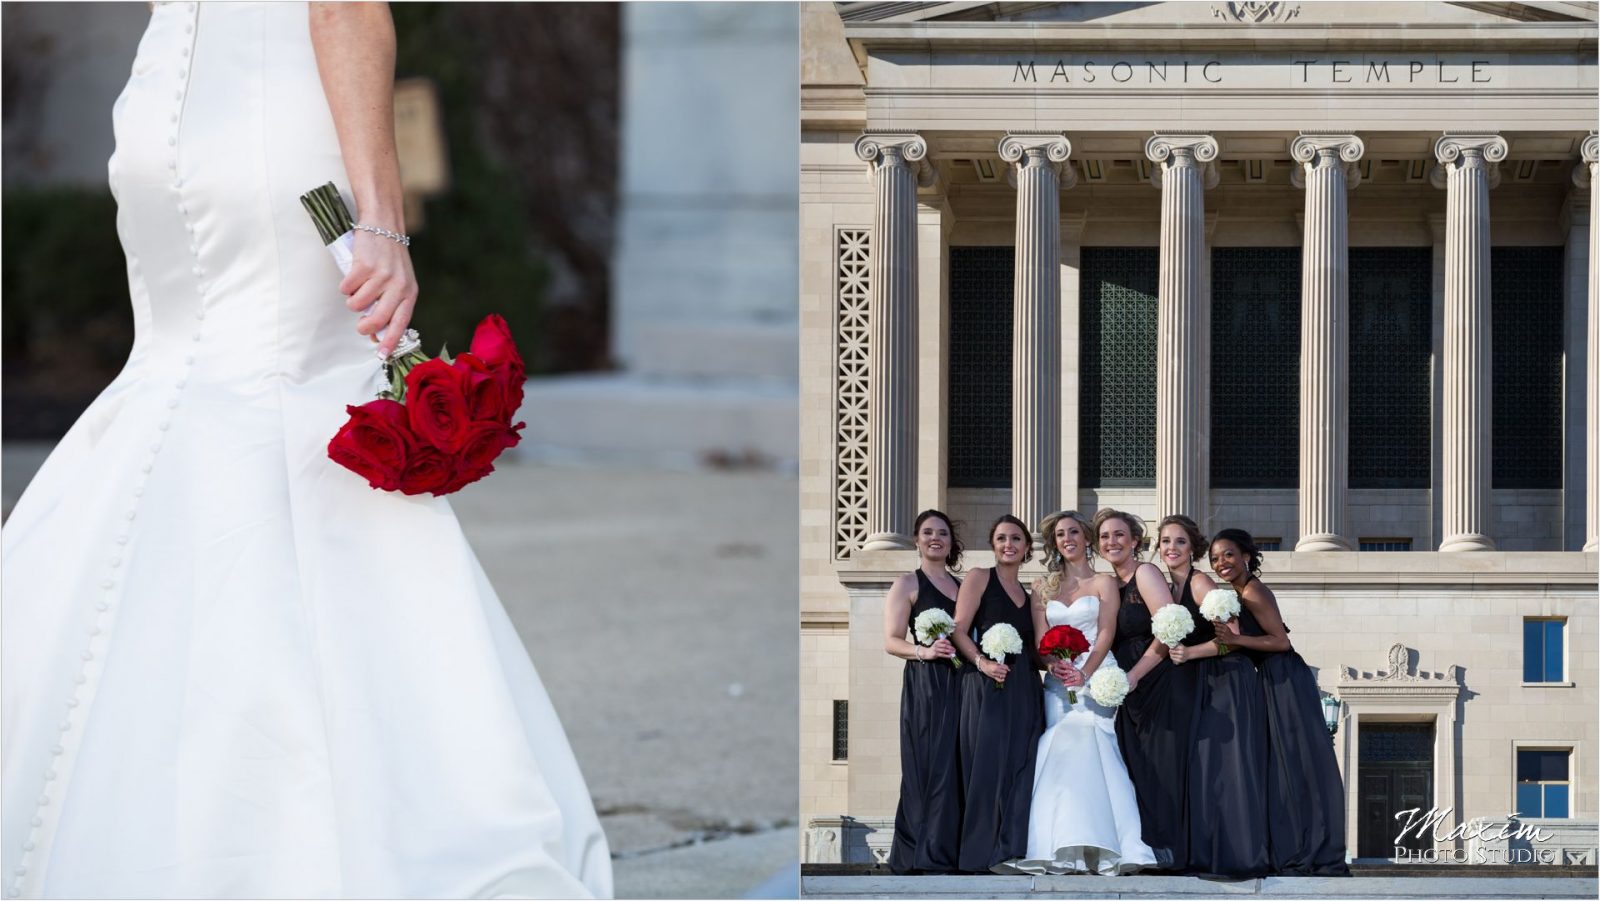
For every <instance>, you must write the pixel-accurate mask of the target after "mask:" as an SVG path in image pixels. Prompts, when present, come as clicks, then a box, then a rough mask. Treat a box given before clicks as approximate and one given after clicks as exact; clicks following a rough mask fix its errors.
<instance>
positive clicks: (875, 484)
mask: <svg viewBox="0 0 1600 901" xmlns="http://www.w3.org/2000/svg"><path fill="white" fill-rule="evenodd" d="M927 154H928V145H927V144H926V143H925V142H924V141H923V140H922V138H921V137H920V136H918V135H863V136H862V137H861V138H860V139H859V140H857V141H856V155H857V156H859V157H860V158H861V159H863V160H865V161H866V162H867V163H868V164H869V165H870V166H871V169H872V180H873V185H874V187H875V189H876V196H875V197H874V202H873V216H872V250H871V263H870V265H869V267H868V276H869V278H870V279H871V280H872V285H871V291H872V297H871V301H870V305H869V307H868V315H869V319H870V325H869V332H870V333H869V336H868V341H869V346H868V349H867V355H868V356H867V367H868V369H867V371H868V373H869V382H868V385H867V540H866V543H865V544H864V545H863V546H862V549H863V550H869V551H871V550H896V549H904V548H910V547H912V546H913V542H912V539H911V523H912V520H913V518H914V517H915V516H916V473H917V406H916V405H917V182H918V180H919V177H925V176H926V175H927V174H930V173H931V169H929V168H928V167H927V166H925V165H924V164H923V163H922V160H923V158H924V157H926V156H927Z"/></svg>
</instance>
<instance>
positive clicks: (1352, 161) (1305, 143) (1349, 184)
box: [1289, 132, 1367, 190]
mask: <svg viewBox="0 0 1600 901" xmlns="http://www.w3.org/2000/svg"><path fill="white" fill-rule="evenodd" d="M1366 151H1367V145H1366V144H1365V143H1364V142H1363V141H1362V140H1361V139H1360V138H1358V137H1356V136H1355V135H1352V134H1312V133H1306V132H1301V133H1300V136H1299V137H1297V138H1295V139H1294V140H1293V141H1291V142H1289V155H1290V156H1291V157H1293V158H1294V159H1295V161H1296V162H1298V163H1300V164H1301V165H1299V166H1296V167H1295V169H1294V172H1292V173H1290V176H1289V181H1290V182H1292V183H1293V184H1294V186H1295V187H1297V188H1304V187H1305V186H1306V179H1305V177H1306V175H1307V174H1308V173H1309V172H1310V171H1311V170H1312V169H1313V168H1315V167H1317V166H1333V165H1338V166H1340V167H1341V168H1342V169H1343V170H1344V178H1345V188H1346V189H1347V190H1351V189H1354V188H1355V187H1356V186H1357V185H1359V184H1361V168H1360V167H1359V166H1357V165H1356V163H1357V162H1359V161H1360V159H1361V156H1362V154H1364V153H1366Z"/></svg>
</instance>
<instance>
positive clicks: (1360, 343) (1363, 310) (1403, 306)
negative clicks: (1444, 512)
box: [1349, 247, 1433, 488]
mask: <svg viewBox="0 0 1600 901" xmlns="http://www.w3.org/2000/svg"><path fill="white" fill-rule="evenodd" d="M1432 368H1433V248H1431V247H1352V248H1350V395H1349V396H1350V430H1349V436H1350V437H1349V441H1350V487H1351V488H1427V487H1428V485H1429V484H1430V480H1429V476H1430V469H1431V464H1430V456H1431V452H1430V449H1429V448H1430V442H1431V441H1432V429H1433V394H1432V392H1433V388H1432V385H1433V372H1432Z"/></svg>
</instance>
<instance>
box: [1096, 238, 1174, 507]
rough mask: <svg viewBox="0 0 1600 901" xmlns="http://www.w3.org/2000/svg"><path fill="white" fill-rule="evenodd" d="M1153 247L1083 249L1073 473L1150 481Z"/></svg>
mask: <svg viewBox="0 0 1600 901" xmlns="http://www.w3.org/2000/svg"><path fill="white" fill-rule="evenodd" d="M1160 267H1161V250H1160V248H1157V247H1085V248H1083V251H1082V259H1081V268H1080V277H1079V285H1080V291H1081V294H1080V301H1079V310H1080V319H1079V325H1080V327H1081V331H1080V344H1079V363H1078V367H1079V386H1080V387H1079V392H1080V393H1079V404H1080V410H1081V412H1080V414H1079V415H1080V418H1079V423H1078V428H1079V436H1080V437H1079V451H1078V477H1079V479H1080V481H1081V482H1082V483H1083V485H1084V486H1085V487H1089V488H1098V487H1102V486H1107V485H1154V484H1155V479H1156V296H1157V292H1158V284H1157V281H1158V279H1159V277H1160Z"/></svg>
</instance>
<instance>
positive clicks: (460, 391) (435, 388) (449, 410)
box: [405, 359, 472, 454]
mask: <svg viewBox="0 0 1600 901" xmlns="http://www.w3.org/2000/svg"><path fill="white" fill-rule="evenodd" d="M465 376H466V371H465V370H464V369H457V368H456V367H454V366H451V365H450V364H449V363H446V362H445V361H444V360H440V359H433V360H428V361H427V362H425V363H418V364H417V366H416V367H415V368H414V369H412V370H411V371H410V372H408V373H406V404H405V406H406V413H407V416H408V418H409V419H410V421H411V430H412V431H413V432H415V433H416V435H417V437H418V438H420V439H421V440H423V441H425V442H427V443H428V444H431V445H433V446H434V447H436V448H438V449H440V450H442V451H444V452H446V453H450V454H453V453H455V452H456V451H458V450H460V449H461V445H462V443H463V442H465V441H466V439H467V432H468V430H469V427H470V426H471V425H472V415H471V412H470V411H469V410H468V409H467V396H466V387H467V386H466V379H465Z"/></svg>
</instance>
